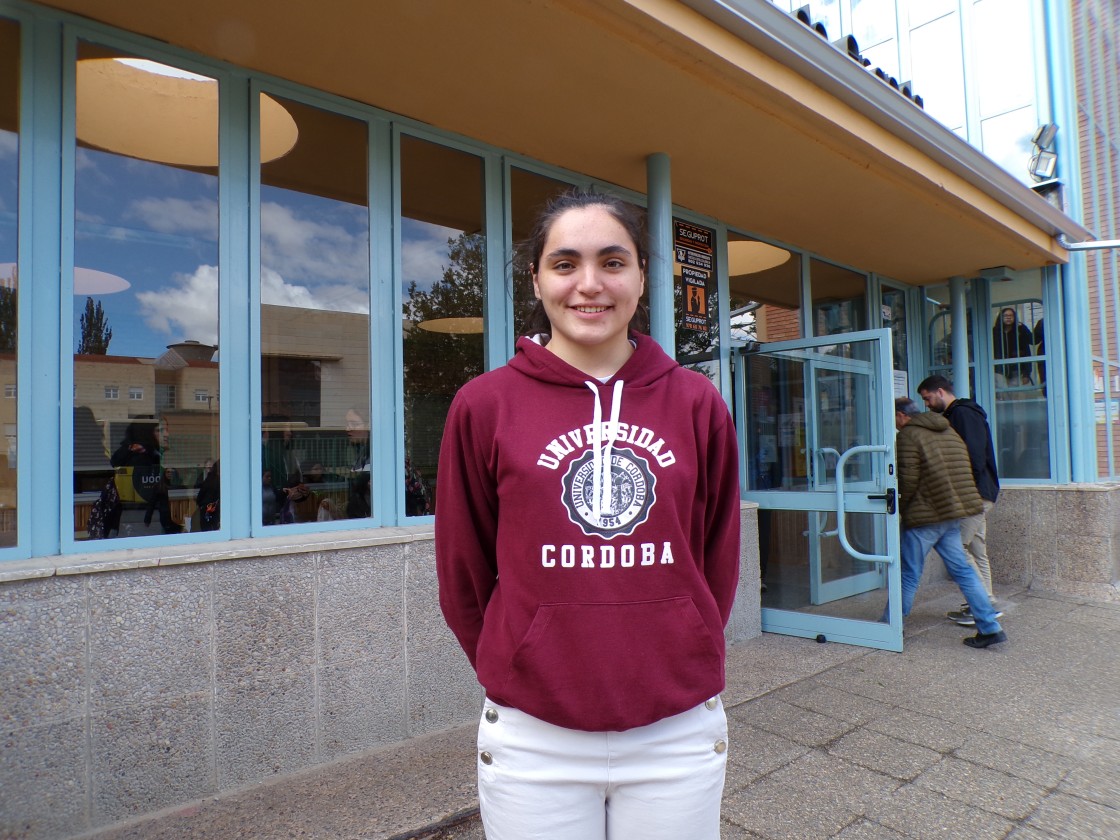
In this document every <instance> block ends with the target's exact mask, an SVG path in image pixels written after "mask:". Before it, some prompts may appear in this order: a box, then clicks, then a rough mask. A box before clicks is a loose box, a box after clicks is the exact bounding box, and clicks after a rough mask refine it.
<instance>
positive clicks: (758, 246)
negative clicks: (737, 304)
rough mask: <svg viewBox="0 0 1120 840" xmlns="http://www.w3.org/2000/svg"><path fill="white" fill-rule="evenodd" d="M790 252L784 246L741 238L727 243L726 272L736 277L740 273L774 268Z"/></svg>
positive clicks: (784, 260)
mask: <svg viewBox="0 0 1120 840" xmlns="http://www.w3.org/2000/svg"><path fill="white" fill-rule="evenodd" d="M789 257H790V253H789V251H787V250H786V249H785V248H776V247H774V246H773V245H767V244H766V243H765V242H758V241H755V240H753V239H749V240H748V239H742V240H736V241H734V242H728V243H727V274H728V276H729V277H738V276H739V275H741V274H754V273H755V272H758V271H766V269H768V268H776V267H778V266H779V265H782V264H783V263H785V262H786V261H787V260H789Z"/></svg>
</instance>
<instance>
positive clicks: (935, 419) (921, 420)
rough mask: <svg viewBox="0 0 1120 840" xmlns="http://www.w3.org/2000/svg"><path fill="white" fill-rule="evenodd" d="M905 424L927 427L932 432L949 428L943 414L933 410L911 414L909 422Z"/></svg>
mask: <svg viewBox="0 0 1120 840" xmlns="http://www.w3.org/2000/svg"><path fill="white" fill-rule="evenodd" d="M906 425H908V426H917V427H918V428H922V429H929V430H930V431H933V432H944V431H945V430H946V429H948V428H949V421H948V420H946V419H945V415H943V414H938V413H937V412H935V411H923V412H922V413H921V414H915V415H914V416H912V417H911V418H910V422H909V423H907V424H906Z"/></svg>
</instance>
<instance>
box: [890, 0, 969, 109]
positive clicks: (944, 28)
mask: <svg viewBox="0 0 1120 840" xmlns="http://www.w3.org/2000/svg"><path fill="white" fill-rule="evenodd" d="M932 5H933V4H932V3H928V2H927V0H911V3H910V20H911V23H910V25H911V26H912V27H916V28H914V29H913V30H912V31H911V32H910V78H911V80H912V81H913V84H914V90H916V91H918V92H919V93H920V94H921V95H922V98H923V99H924V100H925V110H926V112H927V113H928V114H929V115H930V116H932V117H933V118H934V119H937V120H940V121H941V122H942V123H943V124H944V125H945V126H947V127H948V128H950V129H953V130H954V131H955V130H957V129H963V127H964V125H965V90H964V57H963V53H962V49H961V31H960V20H959V18H958V16H957V15H956V14H949V15H946V16H945V17H941V18H938V19H936V20H932V22H930V23H926V24H925V25H923V26H918V24H917V23H916V22H915V20H916V19H917V20H931V19H932V18H931V16H930V15H927V14H920V16H918V17H917V18H916V15H918V13H919V10H920V9H925V8H926V7H927V6H932ZM938 5H945V6H953V7H955V6H956V2H955V0H954V1H953V2H952V3H944V4H941V3H939V4H938ZM903 73H905V71H903Z"/></svg>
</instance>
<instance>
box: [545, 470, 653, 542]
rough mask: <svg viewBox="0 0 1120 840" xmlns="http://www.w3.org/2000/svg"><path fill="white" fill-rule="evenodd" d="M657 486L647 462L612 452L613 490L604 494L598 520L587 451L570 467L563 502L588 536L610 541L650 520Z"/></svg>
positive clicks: (593, 482) (564, 486)
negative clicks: (654, 490)
mask: <svg viewBox="0 0 1120 840" xmlns="http://www.w3.org/2000/svg"><path fill="white" fill-rule="evenodd" d="M656 482H657V478H656V477H655V476H654V474H653V473H652V472H651V471H650V468H649V462H648V461H647V460H646V459H645V458H643V457H641V456H640V455H637V454H635V453H634V451H633V450H630V449H613V450H612V451H611V486H610V490H609V492H608V493H606V494H604V496H605V498H604V500H603V504H602V511H601V512H600V514H599V516H596V515H595V506H594V501H593V500H594V494H595V489H594V488H595V477H594V457H593V453H592V451H591V450H588V451H586V452H584V453H583V455H581V456H580V457H579V458H577V459H576V460H574V461H572V463H571V464H570V465H569V466H568V472H567V474H566V475H565V476H564V479H563V482H562V485H563V491H562V494H561V498H562V501H563V502H564V507H565V508H567V510H568V518H569V519H571V520H572V522H574V523H575V524H576V525H578V526H579V527H580V529H581V530H582V531H583V533H584V534H586V535H587V536H589V537H590V536H592V535H594V536H599V537H603V538H604V539H608V540H609V539H611V538H612V537H618V536H623V537H627V536H630V534H632V533H634V529H635V528H637V527H638V526H639V525H641V524H642V523H643V522H645V521H646V519H647V518H648V517H649V511H650V508H652V507H653V503H654V501H655V500H656V499H655V496H654V492H653V488H654V485H655V484H656Z"/></svg>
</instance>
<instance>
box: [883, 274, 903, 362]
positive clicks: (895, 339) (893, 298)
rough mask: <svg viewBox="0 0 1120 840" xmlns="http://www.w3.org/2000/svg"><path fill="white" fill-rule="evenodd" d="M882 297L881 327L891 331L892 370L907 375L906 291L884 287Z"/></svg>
mask: <svg viewBox="0 0 1120 840" xmlns="http://www.w3.org/2000/svg"><path fill="white" fill-rule="evenodd" d="M881 288H882V291H881V293H880V297H881V299H882V307H881V312H880V318H881V325H882V326H884V327H886V328H887V329H889V330H890V331H891V368H892V369H893V370H897V371H902V372H903V373H905V372H906V371H907V369H908V360H909V358H908V355H907V351H906V348H907V346H908V344H909V342H908V341H907V333H906V291H905V290H904V289H896V288H894V287H892V286H882V287H881Z"/></svg>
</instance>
